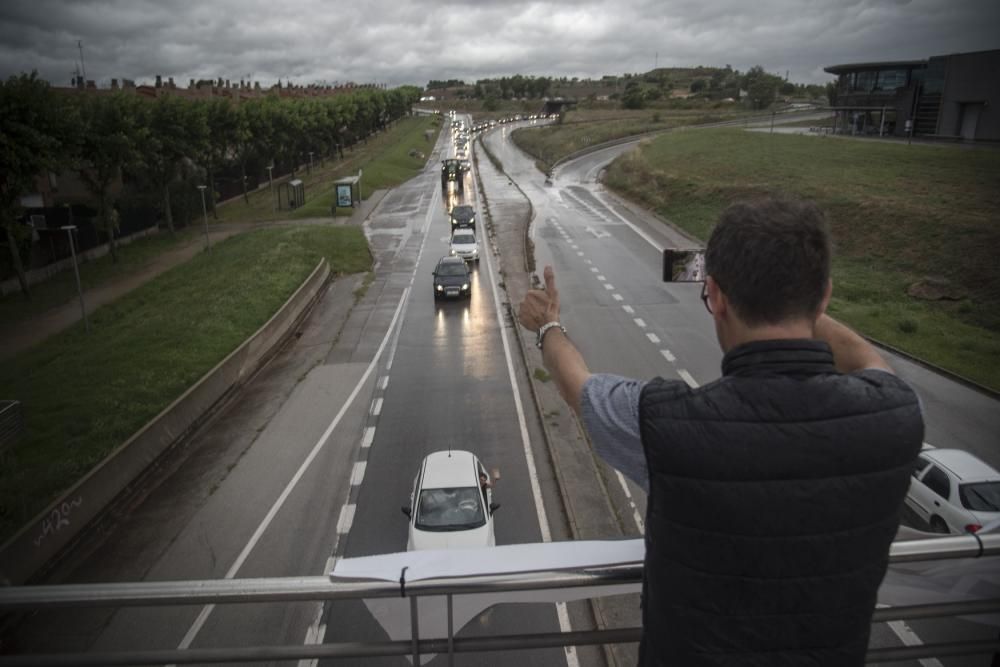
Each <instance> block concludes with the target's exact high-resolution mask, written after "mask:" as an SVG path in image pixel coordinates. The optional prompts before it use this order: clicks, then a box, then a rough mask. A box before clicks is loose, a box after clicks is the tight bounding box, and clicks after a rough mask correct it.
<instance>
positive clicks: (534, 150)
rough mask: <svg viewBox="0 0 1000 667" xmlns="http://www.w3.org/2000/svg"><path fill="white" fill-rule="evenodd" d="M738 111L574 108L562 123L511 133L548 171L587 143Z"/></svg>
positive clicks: (728, 116)
mask: <svg viewBox="0 0 1000 667" xmlns="http://www.w3.org/2000/svg"><path fill="white" fill-rule="evenodd" d="M737 115H739V114H738V113H736V112H732V111H728V110H712V109H703V110H684V111H668V110H662V109H645V110H642V111H626V110H614V111H587V112H584V111H576V112H574V111H571V112H569V113H568V114H567V115H566V118H565V120H564V122H563V123H562V124H560V125H548V126H543V127H527V128H522V129H519V130H515V131H514V133H513V134H512V135H511V137H512V138H513V139H514V143H516V144H517V145H518V147H519V148H520V149H521V150H523V151H524V152H525V153H527V154H529V155H531V156H533V157H535V158H537V160H538V163H537V164H538V167H539V169H541V170H543V171H548V170H549V169H551V168H552V165H553V164H555V163H556V162H557V161H558V160H559V159H561V158H564V157H566V156H567V155H569V154H570V153H574V152H576V151H578V150H582V149H584V148H587V147H588V146H593V145H595V144H601V143H604V142H606V141H611V140H613V139H620V138H622V137H628V136H632V135H636V134H642V133H644V132H654V131H656V130H666V129H670V128H673V127H678V126H681V125H694V124H698V123H712V122H717V121H721V120H728V119H731V118H735V117H736V116H737Z"/></svg>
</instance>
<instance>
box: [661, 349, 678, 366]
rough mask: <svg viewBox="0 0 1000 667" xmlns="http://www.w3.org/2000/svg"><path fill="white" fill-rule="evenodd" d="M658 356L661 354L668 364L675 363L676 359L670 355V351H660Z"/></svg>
mask: <svg viewBox="0 0 1000 667" xmlns="http://www.w3.org/2000/svg"><path fill="white" fill-rule="evenodd" d="M660 354H662V355H663V357H664V358H665V359H666V360H667V361H669V362H670V363H674V362H675V361H677V357H675V356H674V355H673V354H671V353H670V350H660Z"/></svg>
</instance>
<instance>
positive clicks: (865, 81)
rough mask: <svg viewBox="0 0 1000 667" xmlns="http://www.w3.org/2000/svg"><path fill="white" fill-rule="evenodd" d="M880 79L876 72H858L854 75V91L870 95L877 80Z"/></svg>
mask: <svg viewBox="0 0 1000 667" xmlns="http://www.w3.org/2000/svg"><path fill="white" fill-rule="evenodd" d="M877 78H878V72H875V71H870V70H869V71H864V72H856V73H855V74H854V86H853V88H852V90H853V91H854V92H859V93H868V92H871V90H872V89H873V88H874V87H875V80H876V79H877Z"/></svg>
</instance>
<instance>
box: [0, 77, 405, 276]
mask: <svg viewBox="0 0 1000 667" xmlns="http://www.w3.org/2000/svg"><path fill="white" fill-rule="evenodd" d="M419 99H420V89H419V88H418V87H415V86H403V87H400V88H394V89H391V90H384V89H377V88H374V89H368V88H362V89H358V90H355V91H352V92H350V93H345V94H341V95H336V96H329V97H303V98H282V97H279V96H277V95H268V96H265V97H261V98H255V99H251V100H244V101H242V102H240V103H238V104H237V103H235V102H234V101H232V100H230V99H227V98H217V97H216V98H211V99H204V100H200V99H199V100H189V99H185V98H182V97H179V96H176V95H163V96H160V97H158V98H156V99H155V100H150V99H145V98H141V97H139V96H137V95H135V94H127V93H124V92H117V93H113V94H97V95H95V94H82V95H81V94H67V93H63V92H59V91H56V90H53V89H52V88H51V87H50V86H49V85H48V83H46V82H45V81H42V80H41V79H39V78H38V77H37V75H36V74H35V73H34V72H33V73H31V74H21V75H16V76H12V77H10V78H9V79H8V80H7V81H5V82H0V119H2V120H0V123H2V130H3V131H2V132H0V224H2V227H3V231H4V237H5V239H6V244H7V246H8V248H9V252H10V263H11V266H12V268H13V270H14V272H15V273H16V274H17V277H18V280H19V283H20V286H21V290H22V292H23V293H24V294H25V295H28V294H29V289H28V283H27V279H26V276H25V269H24V262H23V260H22V255H21V253H22V251H23V250H24V249H26V248H30V243H31V227H30V226H28V225H26V224H23V222H22V216H23V209H22V207H21V197H23V196H24V195H26V194H30V193H32V192H35V191H36V190H37V188H36V185H35V184H36V179H37V178H39V177H42V176H45V175H46V174H48V173H55V174H58V173H60V172H64V171H67V170H78V171H79V173H80V176H81V180H82V181H83V183H84V185H85V186H86V188H87V190H88V192H89V193H90V195H91V196H92V197H93V200H94V202H95V204H96V208H97V215H96V218H95V225H96V227H97V228H98V230H99V232H100V233H101V234H102V235H103V236H104V237H106V238H107V240H108V243H109V251H110V253H111V257H112V260H113V261H117V244H116V241H115V233H116V231H117V230H118V224H119V223H118V213H117V206H116V204H117V201H116V198H117V196H118V195H117V194H116V190H115V187H114V185H115V184H116V183H118V182H120V181H126V180H127V181H128V182H129V183H131V184H134V185H135V186H136V187H137V188H139V189H140V190H142V191H144V192H145V193H146V194H148V195H151V196H153V197H155V198H156V199H158V200H159V207H158V208H159V212H160V214H161V215H162V218H163V221H164V222H165V224H166V226H167V228H168V229H169V230H170V231H171V232H174V230H175V225H174V215H173V207H172V193H171V187H172V186H173V185H174V184H175V183H176V182H178V181H179V180H181V179H185V178H190V177H191V176H192V175H197V176H198V177H199V180H201V182H202V183H204V184H206V185H207V186H208V188H207V191H208V193H211V196H210V200H211V201H210V203H211V206H212V211H213V213H214V210H215V199H216V197H215V193H216V187H215V186H216V178H217V176H218V175H219V174H220V172H222V171H224V170H226V171H231V172H235V173H236V174H237V176H236V179H237V180H238V181H239V182H240V183H241V185H242V191H243V196H244V198H245V199H246V201H247V202H248V203H249V198H248V183H247V181H248V171H249V170H250V169H251V168H254V169H258V170H259V168H260V167H261V166H262V165H274V167H275V169H276V170H277V172H278V173H279V174H280V173H287V172H288V171H291V172H292V174H293V175H294V173H295V169H296V168H297V167H298V165H301V164H303V163H304V162H306V161H307V156H308V155H309V154H310V153H312V154H314V155H316V156H317V157H324V156H330V155H334V154H335V153H336V152H337V151H339V152H340V154H341V155H343V149H344V147H345V146H351V145H353V144H354V143H356V142H357V141H360V140H363V139H365V138H366V137H368V136H369V135H371V134H372V133H373V132H375V131H378V130H380V129H384V128H385V126H386V125H387V124H388V123H390V122H392V121H394V120H397V119H399V118H401V117H402V116H404V115H406V114H407V113H408V112H409V110H410V107H411V105H412V104H413V103H414V102H416V101H418V100H419Z"/></svg>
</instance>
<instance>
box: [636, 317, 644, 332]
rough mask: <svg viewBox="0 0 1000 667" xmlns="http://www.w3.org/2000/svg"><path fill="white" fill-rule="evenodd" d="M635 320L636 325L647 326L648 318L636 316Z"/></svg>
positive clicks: (642, 327)
mask: <svg viewBox="0 0 1000 667" xmlns="http://www.w3.org/2000/svg"><path fill="white" fill-rule="evenodd" d="M633 322H635V325H636V326H637V327H639V328H640V329H645V328H646V320H644V319H642V318H641V317H636V318H635V319H634V320H633Z"/></svg>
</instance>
